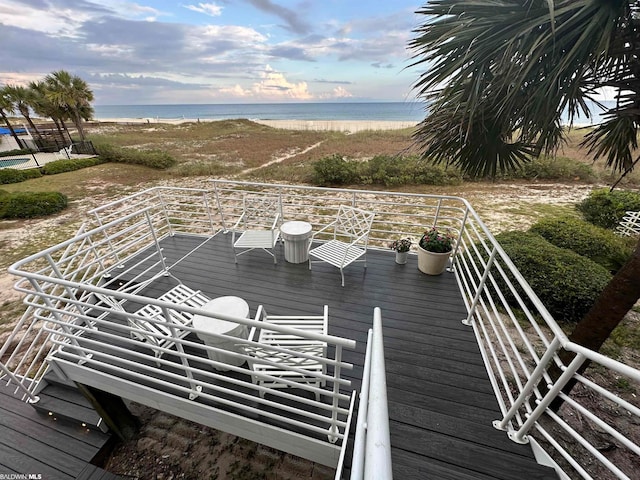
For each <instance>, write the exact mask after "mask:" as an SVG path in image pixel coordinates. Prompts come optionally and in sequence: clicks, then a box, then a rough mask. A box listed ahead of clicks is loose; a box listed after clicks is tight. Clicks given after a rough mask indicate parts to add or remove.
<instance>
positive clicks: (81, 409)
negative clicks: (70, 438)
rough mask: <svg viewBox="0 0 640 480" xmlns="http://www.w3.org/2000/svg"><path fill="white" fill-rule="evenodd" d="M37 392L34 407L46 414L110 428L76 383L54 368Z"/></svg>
mask: <svg viewBox="0 0 640 480" xmlns="http://www.w3.org/2000/svg"><path fill="white" fill-rule="evenodd" d="M41 385H42V388H41V390H40V391H39V392H37V395H38V397H39V398H40V400H39V401H37V402H36V403H33V404H32V405H33V407H34V408H35V409H36V410H38V411H39V412H42V413H44V414H46V415H50V416H53V417H54V418H56V419H60V420H65V421H68V422H71V423H76V424H77V423H80V424H81V425H82V426H83V427H86V428H90V429H93V430H97V431H101V432H103V433H106V432H107V430H108V428H107V426H106V425H105V424H104V422H103V421H102V418H100V415H98V413H97V412H96V411H95V410H94V408H93V406H91V403H90V402H89V400H87V399H86V398H85V397H84V395H82V393H81V392H80V391H79V390H78V388H77V387H76V384H75V383H73V382H71V381H69V380H64V379H62V378H60V377H59V376H58V375H57V374H56V373H55V372H54V371H53V370H50V371H49V372H47V374H46V375H45V376H44V377H43V381H42V383H41Z"/></svg>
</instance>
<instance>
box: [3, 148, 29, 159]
mask: <svg viewBox="0 0 640 480" xmlns="http://www.w3.org/2000/svg"><path fill="white" fill-rule="evenodd" d="M32 153H33V150H32V149H30V148H16V149H15V150H5V151H4V152H0V157H12V156H13V155H31V154H32Z"/></svg>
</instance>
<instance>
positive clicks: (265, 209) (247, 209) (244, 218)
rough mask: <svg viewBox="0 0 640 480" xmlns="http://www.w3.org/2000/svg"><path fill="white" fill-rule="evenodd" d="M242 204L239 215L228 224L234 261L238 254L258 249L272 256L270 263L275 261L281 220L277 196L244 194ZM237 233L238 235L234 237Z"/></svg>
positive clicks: (276, 261)
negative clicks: (230, 228) (232, 222)
mask: <svg viewBox="0 0 640 480" xmlns="http://www.w3.org/2000/svg"><path fill="white" fill-rule="evenodd" d="M242 206H243V208H242V215H241V216H240V218H239V219H238V221H237V222H236V224H235V225H234V226H233V227H232V231H233V237H232V243H233V255H234V259H235V262H236V263H238V257H239V256H240V255H242V254H244V253H247V252H250V251H251V250H255V249H261V250H264V251H265V252H267V253H268V254H269V255H271V256H272V257H273V263H278V260H277V258H276V252H275V246H276V244H277V242H278V239H279V238H280V224H281V223H282V212H281V206H280V198H279V197H277V196H273V195H260V194H246V195H245V196H244V198H243V200H242ZM237 235H239V236H238V237H237V239H236V236H237ZM238 249H239V250H240V251H239V252H238Z"/></svg>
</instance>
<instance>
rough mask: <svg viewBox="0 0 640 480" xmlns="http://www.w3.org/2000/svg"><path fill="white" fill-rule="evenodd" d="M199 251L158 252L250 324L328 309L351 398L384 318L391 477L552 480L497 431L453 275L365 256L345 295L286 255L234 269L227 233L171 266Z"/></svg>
mask: <svg viewBox="0 0 640 480" xmlns="http://www.w3.org/2000/svg"><path fill="white" fill-rule="evenodd" d="M200 242H202V239H201V238H195V237H186V236H175V237H172V238H167V239H164V240H163V241H162V247H163V252H164V255H165V256H166V258H167V264H168V265H173V266H172V268H171V272H172V273H173V275H175V276H176V277H177V278H179V279H180V280H181V281H182V282H183V283H185V284H186V285H188V286H190V287H192V288H194V289H200V290H202V291H203V292H204V293H206V294H207V295H208V296H210V297H217V296H222V295H237V296H240V297H243V298H244V299H246V300H247V302H248V303H249V306H250V310H251V312H250V313H251V315H254V314H255V311H256V309H257V307H258V305H264V307H265V308H266V309H267V311H268V312H269V313H271V314H274V315H279V314H282V315H283V314H289V313H301V314H303V313H306V314H313V313H314V312H316V313H320V312H321V309H322V306H323V305H325V304H327V305H329V333H330V334H332V335H338V336H341V337H347V338H351V339H354V340H356V341H357V342H358V346H357V350H356V351H355V352H353V351H345V356H344V359H345V360H346V361H348V362H351V363H353V364H354V365H355V368H354V370H353V371H352V372H351V373H349V372H347V373H348V374H349V375H353V377H352V381H353V387H354V388H355V389H359V387H360V378H361V375H362V369H363V363H364V351H365V343H366V337H367V331H368V329H369V328H370V327H371V325H372V319H373V309H374V307H380V308H381V310H382V323H383V331H384V346H385V359H386V369H387V386H388V400H389V415H390V429H391V444H392V459H393V470H394V477H395V478H402V479H424V478H434V479H436V478H437V479H456V480H470V479H479V480H485V479H486V480H488V479H505V480H507V479H521V478H527V479H557V476H556V475H555V473H554V472H553V470H551V469H548V468H546V467H541V466H539V465H537V464H536V462H535V460H534V459H533V454H532V453H531V450H530V447H529V446H527V445H517V444H515V443H513V442H511V441H510V440H509V439H508V438H507V435H506V433H504V432H499V431H497V430H495V429H494V428H493V427H492V425H491V422H492V421H493V420H495V419H497V418H498V417H499V410H498V407H497V403H496V399H495V397H494V395H493V392H492V390H491V387H490V384H489V379H488V376H487V373H486V371H485V367H484V365H483V362H482V359H481V356H480V352H479V349H478V346H477V344H476V342H475V338H474V335H473V332H472V329H471V328H470V327H467V326H464V325H463V324H462V323H461V320H462V319H463V318H464V317H465V316H466V309H465V307H464V304H463V302H462V298H461V296H460V292H459V289H458V286H457V284H456V280H455V276H454V275H453V274H451V273H448V272H445V273H444V274H443V275H441V276H437V277H431V276H427V275H424V274H422V273H420V272H419V271H418V269H417V259H416V257H415V256H410V257H409V261H408V263H407V264H406V265H397V264H396V263H395V262H394V255H393V252H391V251H389V252H381V251H370V253H369V254H368V268H367V269H366V270H365V269H364V268H363V266H362V265H361V264H355V265H352V266H350V267H348V268H347V269H346V270H345V286H344V287H341V285H340V273H339V271H338V269H336V268H334V267H331V266H330V265H326V264H314V265H313V270H312V271H309V268H308V264H307V263H304V264H290V263H287V262H285V261H284V257H283V255H282V250H280V251H279V257H278V258H279V262H278V264H277V265H274V264H273V261H272V259H271V257H270V256H268V255H267V254H266V253H264V252H260V251H254V252H250V253H247V254H246V255H243V256H241V257H239V259H238V263H237V264H234V261H233V251H232V248H231V238H230V235H224V234H220V235H217V236H215V237H213V238H212V239H211V240H209V241H208V242H206V243H205V244H204V245H202V246H201V247H199V248H198V249H197V250H196V251H195V252H193V253H191V254H190V255H188V256H187V257H185V258H184V259H183V260H182V261H181V262H179V263H178V264H176V265H174V264H175V262H176V261H177V260H178V259H180V258H182V257H184V256H185V255H186V254H187V253H189V252H190V251H191V250H192V249H194V248H195V247H196V246H197V245H198V244H199V243H200ZM157 293H158V294H160V293H162V291H161V290H158V292H157ZM145 294H148V292H147V291H145Z"/></svg>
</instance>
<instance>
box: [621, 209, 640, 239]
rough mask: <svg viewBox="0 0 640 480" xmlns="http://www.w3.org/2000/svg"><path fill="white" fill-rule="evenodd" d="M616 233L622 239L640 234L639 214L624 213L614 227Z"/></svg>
mask: <svg viewBox="0 0 640 480" xmlns="http://www.w3.org/2000/svg"><path fill="white" fill-rule="evenodd" d="M616 233H617V234H618V235H620V236H623V237H631V236H634V235H638V234H640V212H626V214H625V216H624V217H622V220H620V223H619V224H618V226H617V227H616Z"/></svg>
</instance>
